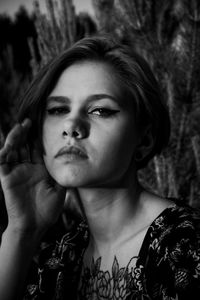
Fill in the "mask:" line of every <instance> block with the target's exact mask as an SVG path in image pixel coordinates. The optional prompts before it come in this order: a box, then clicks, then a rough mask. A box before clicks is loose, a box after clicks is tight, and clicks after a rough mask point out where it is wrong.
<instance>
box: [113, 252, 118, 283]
mask: <svg viewBox="0 0 200 300" xmlns="http://www.w3.org/2000/svg"><path fill="white" fill-rule="evenodd" d="M118 273H119V263H118V260H117V258H116V256H115V258H114V262H113V265H112V275H113V278H114V279H116V278H117V277H118Z"/></svg>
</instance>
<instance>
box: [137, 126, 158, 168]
mask: <svg viewBox="0 0 200 300" xmlns="http://www.w3.org/2000/svg"><path fill="white" fill-rule="evenodd" d="M154 141H155V138H154V136H153V132H152V126H151V125H149V126H148V127H147V128H146V129H145V130H144V132H143V134H142V137H141V139H140V141H139V143H138V145H137V147H136V150H135V154H134V158H135V161H136V162H137V163H138V162H140V161H142V160H143V159H144V158H145V157H146V156H147V155H148V154H149V153H150V152H151V150H152V148H153V146H154Z"/></svg>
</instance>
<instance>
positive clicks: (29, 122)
mask: <svg viewBox="0 0 200 300" xmlns="http://www.w3.org/2000/svg"><path fill="white" fill-rule="evenodd" d="M30 124H31V120H30V119H28V118H27V119H24V120H23V122H22V123H21V126H23V127H25V126H27V125H30Z"/></svg>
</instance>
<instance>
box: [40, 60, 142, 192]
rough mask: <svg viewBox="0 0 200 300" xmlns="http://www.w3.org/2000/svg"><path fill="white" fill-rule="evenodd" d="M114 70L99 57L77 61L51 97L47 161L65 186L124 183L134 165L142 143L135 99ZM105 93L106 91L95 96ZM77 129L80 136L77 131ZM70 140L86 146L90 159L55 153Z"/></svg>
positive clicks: (45, 130)
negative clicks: (128, 95) (125, 91)
mask: <svg viewBox="0 0 200 300" xmlns="http://www.w3.org/2000/svg"><path fill="white" fill-rule="evenodd" d="M112 73H113V70H112V69H111V67H109V66H107V65H105V64H103V63H99V62H88V61H87V62H83V63H77V64H75V65H72V66H71V67H69V68H68V69H67V70H65V71H64V72H63V73H62V75H61V77H60V78H59V80H58V83H57V84H56V86H55V88H54V89H53V91H52V93H51V94H50V96H49V98H48V100H47V107H46V112H45V116H44V125H43V143H44V149H45V153H46V155H44V162H45V165H46V167H47V170H48V171H49V173H50V175H51V176H52V177H53V178H54V179H55V180H56V181H57V182H58V183H59V184H61V185H62V186H65V187H108V186H119V185H120V184H121V183H120V182H122V180H123V178H124V176H126V173H127V170H128V168H129V166H130V165H131V161H132V159H133V154H134V151H135V148H136V145H137V132H136V126H135V124H134V111H133V104H132V103H131V101H128V100H127V99H123V95H122V88H121V86H120V83H119V81H118V80H117V78H114V77H113V76H112ZM101 94H104V95H105V96H99V99H95V95H101ZM106 95H108V96H106ZM59 97H62V99H61V101H59V99H60V98H59ZM112 98H113V99H112ZM125 104H126V105H125ZM106 110H108V111H106ZM73 131H77V132H78V134H79V135H78V136H77V137H75V136H73V134H74V133H73ZM63 132H66V133H67V135H63ZM66 145H75V146H78V147H81V148H83V149H84V150H85V152H86V153H87V156H88V158H87V159H84V160H76V159H74V160H73V161H70V162H69V161H68V160H67V159H66V157H58V158H55V155H56V153H57V152H58V151H59V149H61V148H62V147H64V146H66Z"/></svg>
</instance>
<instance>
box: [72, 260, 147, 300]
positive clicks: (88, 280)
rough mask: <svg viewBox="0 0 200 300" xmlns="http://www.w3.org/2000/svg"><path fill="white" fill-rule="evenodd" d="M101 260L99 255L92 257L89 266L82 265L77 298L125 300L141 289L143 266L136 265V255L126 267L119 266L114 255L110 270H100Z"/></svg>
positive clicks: (85, 299) (81, 299) (87, 299)
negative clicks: (96, 257)
mask: <svg viewBox="0 0 200 300" xmlns="http://www.w3.org/2000/svg"><path fill="white" fill-rule="evenodd" d="M101 260H102V258H101V257H99V258H98V259H97V260H96V261H94V259H93V260H92V263H91V267H90V268H89V267H87V266H86V267H85V266H84V267H83V270H82V275H81V280H80V287H79V292H78V295H79V296H78V299H80V300H83V299H84V300H92V299H95V300H100V299H101V300H102V299H106V300H111V299H115V300H118V299H119V300H125V299H129V297H132V296H133V295H135V296H136V294H138V293H139V291H141V289H142V276H143V266H141V265H138V266H136V261H137V257H135V256H134V257H132V258H131V259H130V261H129V262H128V264H127V266H126V267H122V268H120V267H119V262H118V260H117V258H116V256H115V258H114V262H113V264H112V269H111V272H109V271H102V270H101ZM130 299H131V298H130Z"/></svg>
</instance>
